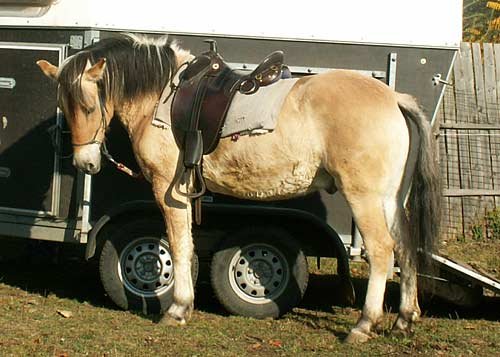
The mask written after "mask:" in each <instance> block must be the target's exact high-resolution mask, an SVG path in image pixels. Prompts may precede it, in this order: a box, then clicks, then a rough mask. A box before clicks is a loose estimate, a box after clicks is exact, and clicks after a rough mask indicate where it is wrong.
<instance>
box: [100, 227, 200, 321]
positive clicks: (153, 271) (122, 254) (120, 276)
mask: <svg viewBox="0 0 500 357" xmlns="http://www.w3.org/2000/svg"><path fill="white" fill-rule="evenodd" d="M191 266H192V275H193V284H195V282H196V278H197V276H198V258H197V256H196V254H194V256H193V261H192V265H191ZM173 268H174V267H173V262H172V257H171V254H170V250H169V246H168V242H167V240H166V237H165V233H164V230H163V224H162V222H161V221H155V220H151V219H141V220H136V221H132V222H130V223H125V224H124V225H122V226H121V227H120V228H118V229H117V230H116V231H114V232H113V233H112V234H110V236H109V237H106V238H105V242H104V245H103V247H102V251H101V255H100V261H99V273H100V275H101V281H102V285H103V287H104V290H105V291H106V293H107V294H108V295H109V297H110V298H111V300H113V302H114V303H115V304H116V305H118V306H119V307H121V308H122V309H125V310H138V311H142V312H144V313H158V312H161V311H166V309H168V307H169V306H170V305H171V304H172V299H173V284H174V274H173Z"/></svg>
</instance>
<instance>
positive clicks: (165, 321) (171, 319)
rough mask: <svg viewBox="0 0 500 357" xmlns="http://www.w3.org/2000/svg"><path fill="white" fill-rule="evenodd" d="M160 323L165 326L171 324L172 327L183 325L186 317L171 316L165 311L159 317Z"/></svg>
mask: <svg viewBox="0 0 500 357" xmlns="http://www.w3.org/2000/svg"><path fill="white" fill-rule="evenodd" d="M160 324H161V325H165V326H172V327H178V326H185V325H186V319H184V318H178V317H175V316H171V315H169V314H168V313H167V314H165V315H164V316H163V317H162V318H161V320H160Z"/></svg>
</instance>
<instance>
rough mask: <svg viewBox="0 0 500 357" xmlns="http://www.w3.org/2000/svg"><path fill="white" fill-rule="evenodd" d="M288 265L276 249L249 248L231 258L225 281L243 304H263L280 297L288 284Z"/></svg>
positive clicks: (257, 246)
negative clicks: (246, 302) (247, 302)
mask: <svg viewBox="0 0 500 357" xmlns="http://www.w3.org/2000/svg"><path fill="white" fill-rule="evenodd" d="M287 272H288V263H287V261H286V259H285V257H284V256H283V254H282V253H281V252H280V251H279V250H277V249H276V248H274V247H272V246H269V245H265V244H254V245H249V246H247V247H245V248H243V249H242V250H240V251H239V252H238V253H237V254H235V256H234V257H233V259H232V261H231V265H230V276H229V281H230V284H231V286H232V287H233V290H234V291H235V292H236V294H238V295H239V296H240V298H242V299H243V300H245V301H250V302H252V303H266V302H268V301H269V300H271V299H273V298H274V297H276V296H278V295H280V294H281V293H282V292H283V290H284V288H285V286H286V285H287V283H288V279H289V276H288V275H289V274H288V273H287Z"/></svg>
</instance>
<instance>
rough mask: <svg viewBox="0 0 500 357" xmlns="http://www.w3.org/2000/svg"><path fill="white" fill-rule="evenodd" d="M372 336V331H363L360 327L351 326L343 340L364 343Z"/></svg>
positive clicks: (351, 342)
mask: <svg viewBox="0 0 500 357" xmlns="http://www.w3.org/2000/svg"><path fill="white" fill-rule="evenodd" d="M373 337H374V334H373V333H365V332H363V331H361V330H360V329H357V328H353V329H352V330H351V332H349V335H347V337H346V339H345V340H344V342H345V343H350V344H355V343H365V342H367V341H368V340H370V339H371V338H373Z"/></svg>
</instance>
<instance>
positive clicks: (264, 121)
mask: <svg viewBox="0 0 500 357" xmlns="http://www.w3.org/2000/svg"><path fill="white" fill-rule="evenodd" d="M297 80H298V79H297V78H290V79H281V80H280V81H279V82H277V83H274V84H272V85H270V86H267V87H261V88H259V90H258V91H257V92H256V93H254V94H251V95H245V94H241V93H239V92H237V93H236V95H235V96H234V98H233V101H232V103H231V105H230V106H229V109H228V113H227V116H226V122H225V124H224V126H223V128H222V135H221V137H226V136H231V135H234V134H240V135H246V134H262V133H265V132H268V131H272V130H273V129H274V128H275V127H276V121H277V119H278V115H279V113H280V111H281V107H282V105H283V102H284V100H285V98H286V96H287V95H288V93H289V92H290V90H291V89H292V87H293V85H294V84H295V82H297ZM170 91H171V90H170V86H167V87H166V88H165V89H164V91H163V93H162V95H161V98H160V101H159V103H158V106H157V108H156V112H155V114H154V115H153V120H152V124H153V125H154V126H156V127H160V128H163V129H167V128H170V126H171V125H172V123H171V121H170V106H171V105H172V96H170V97H169V94H170ZM167 98H168V100H166V101H165V99H167Z"/></svg>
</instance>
